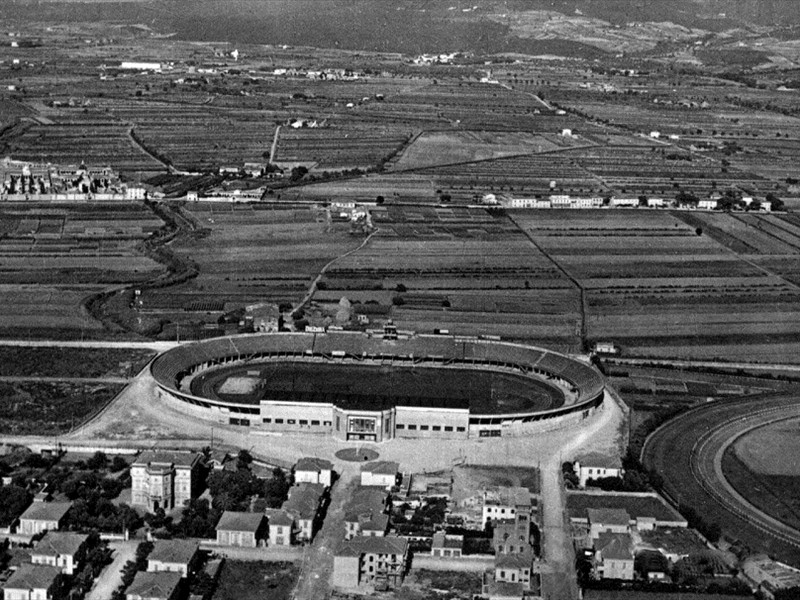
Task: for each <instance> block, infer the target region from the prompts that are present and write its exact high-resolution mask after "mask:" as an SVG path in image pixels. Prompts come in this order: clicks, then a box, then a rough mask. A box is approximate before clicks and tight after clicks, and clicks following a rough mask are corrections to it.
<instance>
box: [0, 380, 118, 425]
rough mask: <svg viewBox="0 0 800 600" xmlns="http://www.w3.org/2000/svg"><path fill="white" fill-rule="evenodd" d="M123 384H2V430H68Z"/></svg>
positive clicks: (90, 413)
mask: <svg viewBox="0 0 800 600" xmlns="http://www.w3.org/2000/svg"><path fill="white" fill-rule="evenodd" d="M123 387H124V386H123V385H113V384H102V385H99V384H80V383H69V382H54V383H51V382H15V383H0V432H2V433H4V434H6V435H54V434H60V433H66V432H67V431H69V430H70V429H71V428H72V427H75V426H78V425H80V424H81V423H82V422H83V421H85V420H86V419H87V418H89V417H90V416H91V415H93V414H95V413H96V412H97V411H98V410H100V409H101V408H103V407H104V406H105V405H106V404H108V402H110V401H111V399H112V398H114V396H116V395H117V394H118V393H119V392H120V390H122V388H123Z"/></svg>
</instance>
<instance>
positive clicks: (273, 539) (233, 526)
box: [216, 458, 334, 548]
mask: <svg viewBox="0 0 800 600" xmlns="http://www.w3.org/2000/svg"><path fill="white" fill-rule="evenodd" d="M333 473H334V471H333V465H332V464H331V463H330V461H327V460H323V459H320V458H301V459H300V460H299V461H297V464H296V465H295V469H294V477H295V482H294V485H293V486H292V487H291V488H290V489H289V496H288V498H287V499H286V501H285V502H284V503H283V505H282V506H281V508H279V509H270V508H268V509H266V510H265V511H264V512H263V513H260V512H259V513H250V512H238V511H225V512H224V513H223V514H222V517H221V518H220V520H219V523H217V527H216V532H217V544H218V545H220V546H238V547H244V548H256V547H258V546H266V545H269V546H290V545H292V544H298V543H306V542H311V541H312V540H313V539H314V535H315V534H316V532H317V530H318V528H319V526H320V524H321V520H322V517H323V515H324V509H325V503H326V501H327V498H328V496H327V494H328V490H329V489H330V486H331V484H332V483H333Z"/></svg>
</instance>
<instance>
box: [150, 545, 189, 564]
mask: <svg viewBox="0 0 800 600" xmlns="http://www.w3.org/2000/svg"><path fill="white" fill-rule="evenodd" d="M197 548H198V544H197V542H193V541H190V540H156V542H155V544H153V551H152V552H151V553H150V555H149V556H148V557H147V560H152V561H158V562H164V563H179V564H182V565H184V564H188V563H190V562H191V560H192V558H194V555H195V554H197Z"/></svg>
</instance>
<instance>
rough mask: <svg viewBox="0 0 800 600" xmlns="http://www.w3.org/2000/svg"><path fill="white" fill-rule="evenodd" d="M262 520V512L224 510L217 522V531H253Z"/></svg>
mask: <svg viewBox="0 0 800 600" xmlns="http://www.w3.org/2000/svg"><path fill="white" fill-rule="evenodd" d="M263 522H264V514H263V513H248V512H235V511H232V510H226V511H225V512H224V513H222V517H220V520H219V523H217V531H250V532H252V533H255V532H257V531H258V529H259V528H260V527H261V524H262V523H263Z"/></svg>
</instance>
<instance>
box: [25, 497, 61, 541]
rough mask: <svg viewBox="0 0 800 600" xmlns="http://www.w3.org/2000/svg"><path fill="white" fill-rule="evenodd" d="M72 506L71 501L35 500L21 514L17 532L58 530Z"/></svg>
mask: <svg viewBox="0 0 800 600" xmlns="http://www.w3.org/2000/svg"><path fill="white" fill-rule="evenodd" d="M71 507H72V503H71V502H34V503H33V504H31V505H30V506H29V507H28V508H27V510H26V511H25V512H24V513H22V515H20V517H19V527H17V533H22V534H25V535H36V534H37V533H41V532H43V531H58V530H59V529H60V528H61V524H62V522H63V521H64V517H65V516H66V515H67V512H69V509H70V508H71Z"/></svg>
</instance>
